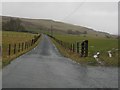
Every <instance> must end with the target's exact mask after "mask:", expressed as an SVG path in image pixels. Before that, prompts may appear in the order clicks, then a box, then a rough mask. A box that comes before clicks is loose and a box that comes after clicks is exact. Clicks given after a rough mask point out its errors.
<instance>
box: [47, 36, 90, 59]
mask: <svg viewBox="0 0 120 90" xmlns="http://www.w3.org/2000/svg"><path fill="white" fill-rule="evenodd" d="M48 36H49V37H51V38H52V39H54V40H55V41H56V42H57V43H58V44H60V45H61V46H62V47H64V48H65V49H68V50H70V51H71V52H73V53H77V54H79V55H80V56H81V57H87V56H88V40H84V41H82V42H75V43H69V42H64V41H62V40H59V39H57V38H55V37H53V36H51V35H48Z"/></svg>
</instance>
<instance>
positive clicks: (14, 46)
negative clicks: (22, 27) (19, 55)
mask: <svg viewBox="0 0 120 90" xmlns="http://www.w3.org/2000/svg"><path fill="white" fill-rule="evenodd" d="M14 54H16V44H14Z"/></svg>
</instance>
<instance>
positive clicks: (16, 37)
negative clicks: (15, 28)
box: [2, 31, 37, 66]
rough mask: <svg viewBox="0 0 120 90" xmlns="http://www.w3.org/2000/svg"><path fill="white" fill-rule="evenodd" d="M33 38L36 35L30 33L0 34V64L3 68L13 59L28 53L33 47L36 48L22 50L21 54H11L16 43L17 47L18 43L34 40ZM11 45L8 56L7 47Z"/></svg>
mask: <svg viewBox="0 0 120 90" xmlns="http://www.w3.org/2000/svg"><path fill="white" fill-rule="evenodd" d="M34 36H37V34H30V33H20V32H6V31H4V32H2V62H3V63H2V64H3V66H5V65H7V64H9V63H10V62H11V60H13V59H14V58H16V57H18V56H20V55H22V54H24V53H25V52H27V51H29V50H30V49H32V48H33V47H35V46H36V44H37V43H36V44H35V45H33V46H32V47H30V48H28V49H26V50H23V51H21V52H18V51H16V54H14V53H13V45H14V44H15V43H16V44H17V47H18V43H22V42H26V41H29V40H31V39H33V38H34ZM9 44H11V46H12V48H11V55H10V56H9V55H8V45H9Z"/></svg>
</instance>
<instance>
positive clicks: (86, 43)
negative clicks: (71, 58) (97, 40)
mask: <svg viewBox="0 0 120 90" xmlns="http://www.w3.org/2000/svg"><path fill="white" fill-rule="evenodd" d="M84 42H85V57H87V56H88V40H85V41H84Z"/></svg>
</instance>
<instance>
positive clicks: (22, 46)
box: [22, 42, 24, 51]
mask: <svg viewBox="0 0 120 90" xmlns="http://www.w3.org/2000/svg"><path fill="white" fill-rule="evenodd" d="M23 46H24V43H23V42H22V51H23Z"/></svg>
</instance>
